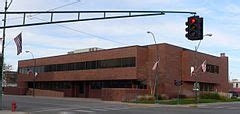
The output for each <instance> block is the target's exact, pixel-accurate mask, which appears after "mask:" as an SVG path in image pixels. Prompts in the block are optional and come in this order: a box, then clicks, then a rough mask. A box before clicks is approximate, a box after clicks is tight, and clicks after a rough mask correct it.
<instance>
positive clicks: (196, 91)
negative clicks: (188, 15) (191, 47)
mask: <svg viewBox="0 0 240 114" xmlns="http://www.w3.org/2000/svg"><path fill="white" fill-rule="evenodd" d="M207 36H208V37H212V34H205V35H203V37H207ZM201 42H202V40H200V41H199V42H198V45H197V46H195V59H194V60H197V59H196V54H197V52H198V48H199V47H200V45H201ZM196 64H197V62H195V66H194V69H197V65H196ZM196 73H197V72H195V73H194V76H195V84H194V90H195V103H196V104H197V103H198V91H199V90H200V84H199V83H198V78H197V74H196Z"/></svg>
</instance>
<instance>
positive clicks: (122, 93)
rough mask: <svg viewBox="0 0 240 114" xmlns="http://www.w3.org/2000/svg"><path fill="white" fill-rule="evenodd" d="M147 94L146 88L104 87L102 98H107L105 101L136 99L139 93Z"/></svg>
mask: <svg viewBox="0 0 240 114" xmlns="http://www.w3.org/2000/svg"><path fill="white" fill-rule="evenodd" d="M145 94H147V90H146V89H134V88H103V89H102V100H105V101H126V100H135V99H136V97H137V96H138V95H145Z"/></svg>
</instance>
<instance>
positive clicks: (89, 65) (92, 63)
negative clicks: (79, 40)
mask: <svg viewBox="0 0 240 114" xmlns="http://www.w3.org/2000/svg"><path fill="white" fill-rule="evenodd" d="M96 68H97V64H96V61H87V62H86V69H96Z"/></svg>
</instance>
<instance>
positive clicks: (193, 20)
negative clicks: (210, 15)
mask: <svg viewBox="0 0 240 114" xmlns="http://www.w3.org/2000/svg"><path fill="white" fill-rule="evenodd" d="M186 25H187V28H186V32H187V34H186V37H187V38H188V39H189V40H202V39H203V18H202V17H199V16H191V17H188V20H187V22H186Z"/></svg>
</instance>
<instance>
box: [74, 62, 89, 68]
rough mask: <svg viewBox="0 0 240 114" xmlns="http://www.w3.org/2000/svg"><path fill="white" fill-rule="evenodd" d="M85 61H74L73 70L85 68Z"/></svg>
mask: <svg viewBox="0 0 240 114" xmlns="http://www.w3.org/2000/svg"><path fill="white" fill-rule="evenodd" d="M85 69H86V62H79V63H75V70H85Z"/></svg>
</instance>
